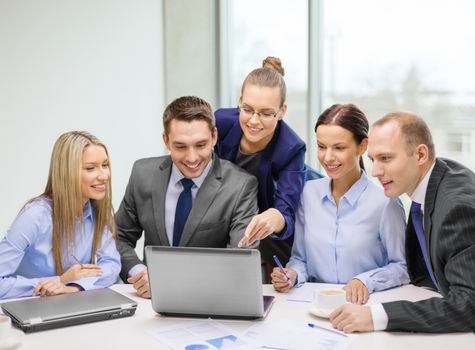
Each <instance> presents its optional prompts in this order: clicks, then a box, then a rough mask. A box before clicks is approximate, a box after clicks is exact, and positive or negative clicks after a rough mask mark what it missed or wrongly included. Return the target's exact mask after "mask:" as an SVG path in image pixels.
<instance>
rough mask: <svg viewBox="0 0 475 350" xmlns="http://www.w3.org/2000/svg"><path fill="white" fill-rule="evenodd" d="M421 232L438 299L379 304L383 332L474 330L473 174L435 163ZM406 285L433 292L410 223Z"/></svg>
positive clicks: (439, 161) (457, 166) (443, 161)
mask: <svg viewBox="0 0 475 350" xmlns="http://www.w3.org/2000/svg"><path fill="white" fill-rule="evenodd" d="M424 231H425V238H426V244H427V247H428V251H429V255H430V260H431V264H432V269H433V271H434V274H435V277H436V279H437V283H438V285H439V287H440V289H441V290H440V292H441V294H442V295H443V298H431V299H427V300H422V301H419V302H415V303H411V302H408V301H395V302H391V303H385V304H383V307H384V309H385V310H386V313H387V314H388V318H389V322H388V327H387V330H404V331H416V332H431V333H439V332H471V331H475V174H474V173H473V172H472V171H471V170H469V169H467V168H466V167H464V166H463V165H461V164H459V163H456V162H454V161H451V160H449V159H441V158H439V159H437V160H436V163H435V166H434V170H433V171H432V174H431V176H430V179H429V184H428V187H427V193H426V196H425V204H424ZM406 260H407V269H408V272H409V276H410V278H411V282H412V283H414V284H416V285H419V286H426V287H431V288H434V289H435V286H434V284H433V283H432V280H431V279H430V276H429V274H428V272H427V268H426V266H425V262H424V258H423V257H422V252H421V249H420V247H419V243H418V241H417V237H416V234H415V231H414V226H413V224H412V220H411V219H410V217H409V222H408V225H407V229H406Z"/></svg>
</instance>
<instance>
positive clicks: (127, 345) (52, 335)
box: [19, 283, 475, 350]
mask: <svg viewBox="0 0 475 350" xmlns="http://www.w3.org/2000/svg"><path fill="white" fill-rule="evenodd" d="M319 287H321V285H319V284H315V283H306V284H305V285H304V286H303V287H302V288H299V289H293V290H292V291H291V292H290V293H286V294H281V293H277V292H275V291H274V290H273V288H272V285H264V286H263V288H264V293H265V294H268V295H274V296H276V302H275V304H274V305H273V307H272V309H271V311H270V313H269V315H268V316H267V318H266V319H265V320H262V321H254V322H272V321H276V320H280V319H284V318H285V319H294V320H305V321H306V322H307V321H308V322H313V323H316V324H322V325H329V321H328V320H325V319H321V318H317V317H315V316H313V315H312V314H310V313H309V311H308V310H309V308H310V305H311V304H310V303H306V302H295V301H289V300H288V299H305V298H309V297H310V296H311V295H312V292H313V290H315V289H316V288H319ZM112 288H113V289H114V290H116V291H119V292H121V293H122V294H124V295H126V296H128V297H130V298H131V299H134V300H136V301H137V302H138V308H137V312H136V313H135V315H134V316H132V317H126V318H122V319H116V320H110V321H103V322H96V323H90V324H84V325H78V326H73V327H66V328H58V329H53V330H48V331H42V332H37V333H30V334H26V335H25V337H24V339H23V343H22V346H20V347H19V349H35V350H38V349H48V350H55V349H58V350H59V349H61V350H63V349H85V350H92V349H101V350H116V349H130V350H135V349H140V350H146V349H154V350H158V349H169V348H168V347H167V346H165V345H163V344H161V343H159V342H158V341H157V340H156V339H155V338H153V337H152V336H151V335H149V334H148V333H147V331H149V330H154V329H156V328H157V327H161V326H165V325H172V324H173V323H174V322H176V321H177V320H183V319H179V318H167V317H162V316H160V315H157V314H156V313H155V312H154V311H153V309H152V306H151V302H150V300H146V299H142V298H138V297H136V295H135V293H134V290H133V288H132V286H131V285H125V284H123V285H120V284H119V285H115V286H113V287H112ZM433 296H438V294H437V293H434V292H431V291H428V290H425V289H422V288H418V287H414V286H412V285H407V286H404V287H399V288H395V289H391V290H388V291H384V292H380V293H374V294H372V295H371V297H370V301H369V303H378V302H382V301H391V300H399V299H405V300H410V301H417V300H421V299H426V298H429V297H433ZM188 320H190V319H188ZM219 322H222V323H223V324H225V325H227V326H228V327H230V328H232V329H234V330H236V331H244V330H245V329H247V328H248V327H249V326H250V325H252V322H251V321H227V320H219ZM350 349H361V350H363V349H364V350H371V349H375V350H391V349H418V350H438V349H440V350H448V349H455V350H462V349H470V350H473V349H475V335H474V334H473V333H456V334H437V335H434V334H415V333H414V334H413V333H388V332H373V333H365V334H360V335H358V336H357V337H356V339H355V340H354V342H353V343H352V344H351V345H350Z"/></svg>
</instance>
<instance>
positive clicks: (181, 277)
mask: <svg viewBox="0 0 475 350" xmlns="http://www.w3.org/2000/svg"><path fill="white" fill-rule="evenodd" d="M145 256H146V260H147V266H148V274H149V282H150V290H151V296H152V306H153V309H154V310H155V311H156V312H158V313H161V314H169V315H183V316H211V317H236V318H258V317H262V316H264V303H263V296H262V282H261V281H262V277H261V267H260V266H261V258H260V253H259V251H258V250H255V249H231V248H188V247H156V246H147V247H146V248H145Z"/></svg>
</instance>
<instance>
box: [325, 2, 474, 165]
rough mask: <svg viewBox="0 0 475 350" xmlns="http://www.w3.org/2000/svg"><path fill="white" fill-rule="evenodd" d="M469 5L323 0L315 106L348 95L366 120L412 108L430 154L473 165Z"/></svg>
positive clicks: (343, 100) (471, 9)
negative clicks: (319, 99) (429, 138)
mask: <svg viewBox="0 0 475 350" xmlns="http://www.w3.org/2000/svg"><path fill="white" fill-rule="evenodd" d="M474 12H475V3H473V2H472V1H469V0H460V1H457V2H455V3H454V2H450V1H443V0H436V1H432V0H425V1H422V0H420V1H408V0H402V1H397V2H390V1H376V0H360V1H351V0H331V1H330V0H327V1H324V5H323V19H324V20H323V32H322V35H323V70H322V71H323V73H322V74H323V82H322V83H323V91H322V92H323V108H326V107H328V106H330V105H331V104H333V103H346V102H352V103H355V104H356V105H357V106H359V107H360V108H361V109H362V110H363V111H364V112H365V114H366V115H367V116H368V118H369V119H370V122H372V121H374V120H376V119H378V118H380V117H381V116H383V115H384V114H386V113H387V112H390V111H396V110H406V111H407V110H408V111H413V112H415V113H416V114H418V115H419V116H421V117H422V118H424V120H426V122H427V123H428V125H429V127H430V128H431V130H432V133H433V136H434V142H435V145H436V153H437V155H438V156H448V157H451V158H454V159H457V160H459V161H461V162H462V163H464V164H465V165H467V166H468V167H470V168H471V169H475V157H471V158H470V157H469V154H470V145H471V144H473V142H475V139H474V137H475V136H474V135H475V74H474V73H473V62H475V49H474V46H473V41H474V39H475V27H474V26H473V25H471V24H470V23H471V19H472V17H473V15H472V14H473V13H474ZM446 130H454V131H453V132H450V133H449V134H447V131H446ZM461 130H462V131H461ZM472 141H473V142H472Z"/></svg>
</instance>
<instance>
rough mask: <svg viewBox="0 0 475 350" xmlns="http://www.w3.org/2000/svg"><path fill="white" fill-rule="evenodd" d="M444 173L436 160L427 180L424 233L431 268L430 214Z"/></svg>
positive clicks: (443, 167) (440, 162)
mask: <svg viewBox="0 0 475 350" xmlns="http://www.w3.org/2000/svg"><path fill="white" fill-rule="evenodd" d="M446 171H447V166H446V165H445V163H444V162H443V161H441V160H440V159H436V161H435V165H434V169H433V170H432V174H431V176H430V178H429V183H428V185H427V191H426V197H425V202H424V232H425V239H426V247H427V250H428V253H429V258H430V260H431V265H432V266H433V265H434V264H433V263H432V259H431V256H432V254H431V252H432V250H433V245H430V241H431V235H432V214H433V212H434V205H435V200H436V197H437V191H438V189H439V185H440V182H441V181H442V178H443V177H444V174H445V172H446Z"/></svg>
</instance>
